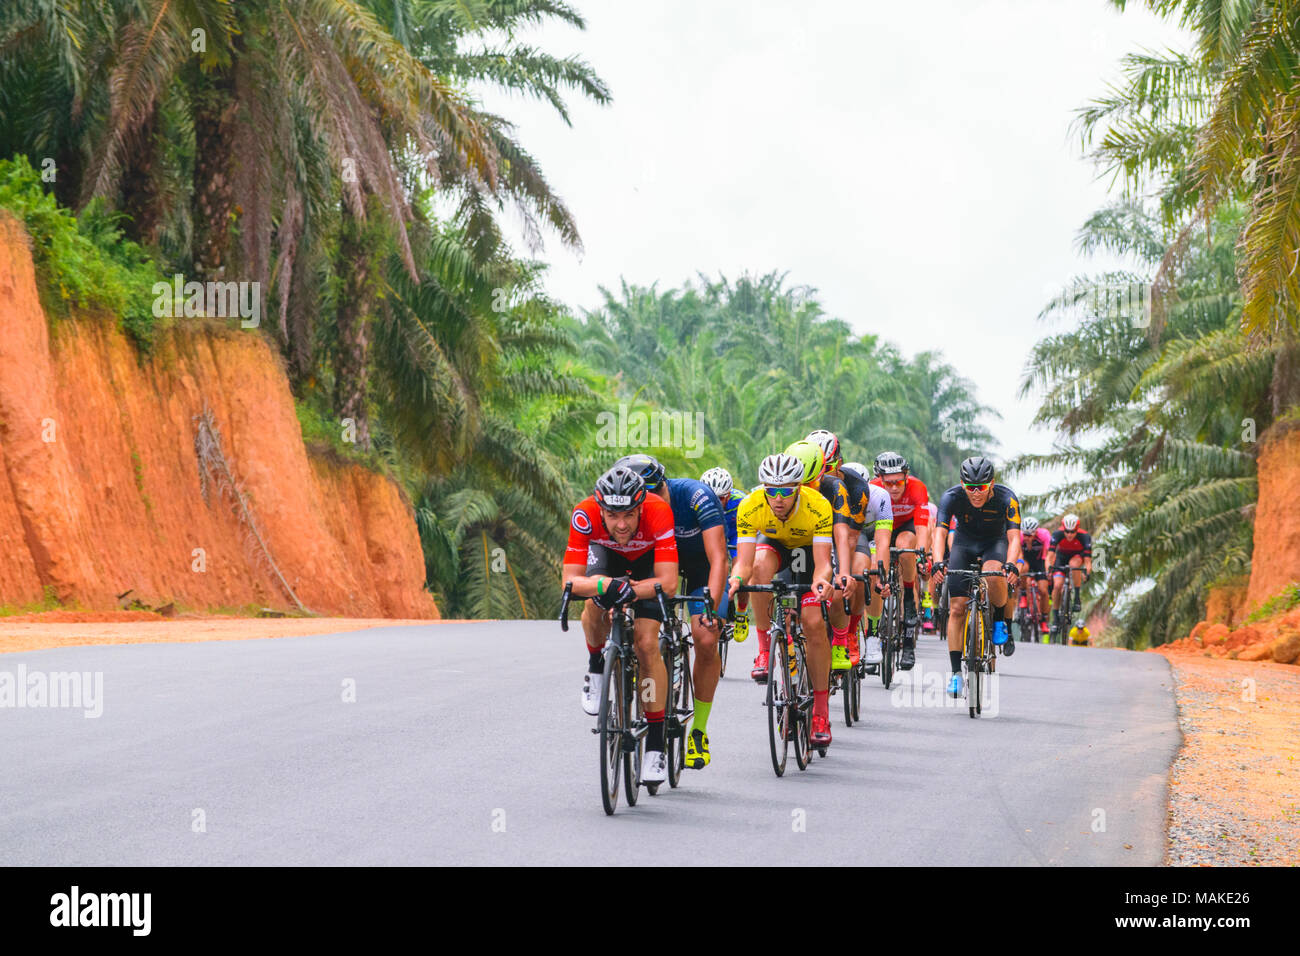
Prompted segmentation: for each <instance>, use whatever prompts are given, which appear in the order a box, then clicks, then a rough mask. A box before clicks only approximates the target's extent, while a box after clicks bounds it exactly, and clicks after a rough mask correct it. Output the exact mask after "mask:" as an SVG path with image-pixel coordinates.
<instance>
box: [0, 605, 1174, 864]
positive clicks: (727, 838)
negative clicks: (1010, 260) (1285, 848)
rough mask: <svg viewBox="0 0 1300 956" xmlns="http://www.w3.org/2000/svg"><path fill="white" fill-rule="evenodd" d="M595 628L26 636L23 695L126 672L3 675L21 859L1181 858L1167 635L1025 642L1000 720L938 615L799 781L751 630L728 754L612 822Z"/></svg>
mask: <svg viewBox="0 0 1300 956" xmlns="http://www.w3.org/2000/svg"><path fill="white" fill-rule="evenodd" d="M581 643H582V641H581V636H580V633H579V631H578V628H577V627H576V626H575V628H574V630H572V631H570V632H569V633H568V634H562V633H561V632H560V631H559V629H558V626H557V625H555V624H554V623H549V622H485V623H474V624H438V625H434V626H429V627H400V628H398V627H394V628H383V629H378V630H371V631H356V632H351V633H344V634H334V635H325V636H319V637H299V638H280V639H275V640H250V641H224V642H220V643H198V644H152V645H150V644H141V645H128V646H114V647H81V648H62V649H58V650H49V651H39V652H32V653H24V654H6V655H3V656H0V691H2V690H3V682H4V681H5V676H4V675H5V674H6V673H8V674H10V675H13V676H11V677H10V678H8V680H9V681H10V683H11V686H12V683H13V682H14V681H17V680H18V678H19V677H20V676H21V677H22V682H23V683H25V684H27V685H28V686H29V687H30V686H32V681H33V680H34V681H35V683H37V684H39V683H40V681H41V680H42V679H50V678H51V675H52V674H53V672H71V671H78V672H88V673H89V674H91V675H92V676H91V678H90V679H89V683H88V686H91V687H93V683H94V680H95V678H94V675H95V674H100V675H102V695H101V699H100V700H99V702H98V705H96V704H95V702H94V701H85V700H82V701H80V703H81V705H82V706H79V707H57V708H55V707H48V706H23V707H17V706H13V704H14V703H15V701H13V700H12V699H9V700H8V701H7V702H6V701H5V700H4V698H3V694H2V693H0V766H3V768H4V771H3V774H0V862H3V863H4V864H7V865H16V864H46V865H55V864H59V865H63V864H75V865H82V864H84V865H113V864H135V865H172V864H183V865H223V864H254V865H296V864H327V865H331V864H502V863H506V864H545V863H570V864H628V865H645V864H652V863H734V864H780V863H784V864H790V863H800V864H808V863H861V864H890V865H892V864H900V865H933V864H939V865H942V864H958V865H961V864H990V865H1004V864H1006V865H1094V864H1109V865H1114V864H1120V865H1124V864H1131V865H1146V866H1149V865H1158V864H1159V863H1161V861H1162V858H1163V853H1164V845H1165V798H1166V779H1167V774H1168V768H1169V764H1170V761H1171V760H1172V758H1173V756H1174V752H1175V750H1176V749H1177V746H1178V744H1179V731H1178V724H1177V717H1176V712H1175V706H1174V700H1173V694H1172V690H1171V680H1170V676H1169V666H1168V663H1167V662H1166V660H1165V659H1164V658H1163V657H1162V656H1160V655H1156V654H1134V653H1127V652H1123V651H1105V650H1085V649H1071V648H1064V647H1042V646H1021V647H1020V649H1019V652H1018V653H1017V654H1016V655H1015V657H1013V658H1011V659H1009V660H1006V659H1004V660H1000V661H999V671H1000V675H999V685H998V688H997V690H998V700H997V713H996V715H993V714H989V715H987V716H985V717H983V718H980V719H977V720H972V719H970V718H969V717H968V716H967V713H966V710H965V709H964V708H961V707H958V706H954V705H953V704H955V703H956V702H953V704H950V703H949V702H947V701H946V699H945V698H943V697H942V696H941V695H940V693H939V690H938V688H939V682H940V681H941V680H943V679H944V678H945V677H946V675H947V656H946V652H945V650H944V648H943V646H942V643H941V642H940V641H939V640H937V639H936V638H934V637H924V638H922V640H921V644H920V648H919V651H918V666H917V669H916V670H914V671H912V672H910V673H908V674H903V675H900V677H901V679H899V680H896V682H895V690H894V691H886V690H885V689H884V688H883V687H882V686H881V685H880V682H879V679H878V678H873V679H872V680H871V681H870V682H869V683H867V684H865V685H864V688H863V715H862V716H863V720H862V723H860V724H858V725H855V726H854V727H852V728H845V727H844V725H843V722H842V716H841V715H842V711H841V709H840V706H839V705H840V701H839V698H838V697H835V698H832V700H831V712H832V716H833V717H834V718H835V719H834V722H833V725H832V730H833V733H834V743H833V744H832V745H831V748H830V750H829V752H828V755H827V757H826V758H825V759H820V758H816V757H814V759H813V763H812V765H811V766H810V767H809V769H808V770H807V771H804V772H802V773H801V772H799V770H798V769H797V768H796V767H795V765H794V759H793V755H791V759H790V763H789V768H788V769H787V771H786V775H785V777H784V778H781V779H778V778H777V777H776V776H775V775H774V774H773V772H772V768H771V764H770V761H769V758H768V744H767V729H766V724H765V711H764V709H763V707H762V705H761V689H760V688H759V687H758V686H757V685H755V684H754V683H752V682H751V681H750V680H749V679H748V676H747V675H748V664H749V660H750V659H751V658H752V655H753V647H754V644H753V639H752V638H751V640H750V641H749V642H747V643H746V644H744V645H739V646H737V647H736V648H735V650H736V653H734V654H733V656H732V661H731V672H730V673H729V674H728V676H727V678H726V679H724V680H723V682H722V684H721V686H720V688H719V691H718V695H717V698H716V701H715V704H714V708H713V714H712V716H711V718H710V721H709V736H710V738H711V741H712V747H713V763H712V764H711V765H710V766H709V767H708V768H707V769H705V770H703V771H691V770H687V771H685V772H684V774H683V779H682V785H681V787H680V788H679V789H677V790H672V791H670V790H669V788H668V787H667V786H666V785H665V786H664V787H663V788H662V789H661V791H660V795H659V796H657V797H650V796H649V794H648V793H646V792H645V791H644V790H643V791H642V795H641V799H640V801H639V802H638V804H637V806H635V807H632V808H629V807H627V806H626V805H625V803H624V802H623V801H622V795H621V794H620V805H619V810H618V813H617V814H616V815H615V816H614V817H606V816H605V814H604V812H603V810H602V809H601V803H600V793H599V777H598V750H597V743H596V739H595V737H594V736H593V735H592V734H591V733H590V728H591V727H592V726H593V725H594V718H590V717H588V716H586V714H584V713H583V712H582V711H581V709H580V707H579V690H580V686H581V674H582V669H583V667H584V665H585V661H586V655H585V651H584V650H583V648H582V647H581V646H580V645H581ZM20 667H22V668H25V671H26V673H25V674H21V675H20V670H19V668H20ZM349 689H351V690H349ZM30 694H31V692H29V695H28V696H27V697H25V698H23V700H24V702H25V703H33V702H35V699H34V698H32V697H31V696H30ZM349 696H351V697H353V698H354V699H352V700H348V699H346V698H348V697H349ZM87 704H89V705H90V706H91V709H92V711H93V709H94V707H95V706H99V707H102V713H101V714H100V716H98V717H88V716H86V712H85V708H86V705H87Z"/></svg>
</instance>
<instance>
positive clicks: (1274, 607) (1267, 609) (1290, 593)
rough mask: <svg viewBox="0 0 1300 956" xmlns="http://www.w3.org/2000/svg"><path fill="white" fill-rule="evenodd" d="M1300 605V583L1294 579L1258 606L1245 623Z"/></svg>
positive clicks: (1247, 616) (1251, 622) (1260, 619)
mask: <svg viewBox="0 0 1300 956" xmlns="http://www.w3.org/2000/svg"><path fill="white" fill-rule="evenodd" d="M1297 606H1300V583H1298V582H1295V581H1292V582H1291V583H1290V584H1288V585H1287V586H1286V587H1285V588H1283V589H1282V590H1281V591H1279V592H1278V593H1277V594H1274V595H1273V596H1272V597H1271V598H1269V599H1268V600H1267V601H1265V602H1264V603H1263V604H1261V605H1260V606H1259V607H1258V608H1256V609H1255V610H1253V611H1251V612H1250V613H1249V614H1247V615H1246V620H1245V621H1244V622H1243V623H1246V624H1254V623H1255V622H1256V621H1262V620H1264V618H1266V617H1272V616H1273V615H1275V614H1285V613H1286V612H1287V611H1289V610H1291V609H1292V608H1293V607H1297Z"/></svg>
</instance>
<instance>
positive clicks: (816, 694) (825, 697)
mask: <svg viewBox="0 0 1300 956" xmlns="http://www.w3.org/2000/svg"><path fill="white" fill-rule="evenodd" d="M830 698H831V692H830V691H829V690H815V691H813V716H814V717H821V718H823V719H824V720H830V717H831V704H830Z"/></svg>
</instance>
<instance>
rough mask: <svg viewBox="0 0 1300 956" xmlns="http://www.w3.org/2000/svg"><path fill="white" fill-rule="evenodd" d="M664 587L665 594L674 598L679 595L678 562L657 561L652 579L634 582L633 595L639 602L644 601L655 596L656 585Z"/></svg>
mask: <svg viewBox="0 0 1300 956" xmlns="http://www.w3.org/2000/svg"><path fill="white" fill-rule="evenodd" d="M656 584H658V585H660V586H662V587H663V589H664V594H665V595H666V596H667V597H672V596H673V595H674V594H676V593H677V562H676V561H656V562H655V573H654V577H652V578H642V579H641V580H640V581H633V582H632V593H633V594H635V595H636V596H637V598H638V599H639V600H642V601H644V600H645V599H646V598H652V597H654V596H655V585H656Z"/></svg>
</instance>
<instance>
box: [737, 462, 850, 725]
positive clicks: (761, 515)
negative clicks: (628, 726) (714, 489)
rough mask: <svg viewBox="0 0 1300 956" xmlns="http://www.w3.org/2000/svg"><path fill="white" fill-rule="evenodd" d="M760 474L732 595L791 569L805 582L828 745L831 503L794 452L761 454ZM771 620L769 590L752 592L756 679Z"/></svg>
mask: <svg viewBox="0 0 1300 956" xmlns="http://www.w3.org/2000/svg"><path fill="white" fill-rule="evenodd" d="M758 480H759V481H760V482H762V487H760V488H759V489H757V490H755V491H752V492H750V493H749V495H747V496H746V497H745V500H744V501H742V502H741V503H740V510H739V511H738V512H737V514H736V566H735V567H734V568H733V569H732V572H731V581H730V592H729V593H731V594H732V595H734V594H735V592H736V589H737V588H738V587H739V586H740V585H741V584H747V583H749V582H750V579H751V577H752V578H753V580H754V583H756V584H770V583H771V582H772V579H773V578H774V577H776V575H777V574H778V573H779V572H782V571H786V570H789V571H790V575H791V577H792V579H793V580H794V582H795V584H797V585H799V586H803V587H807V588H808V590H807V591H806V592H804V594H803V598H802V601H801V602H800V607H801V609H802V610H801V614H800V618H801V621H802V623H803V633H804V638H805V642H806V650H807V653H808V668H809V671H810V677H811V679H812V685H813V717H812V743H813V746H815V747H825V746H828V745H829V744H830V742H831V725H830V703H829V698H830V678H831V666H830V665H831V647H830V641H829V640H828V639H827V634H826V626H825V624H824V622H823V621H822V616H821V610H820V609H819V608H818V606H817V604H818V601H819V600H820V599H821V598H822V597H823V596H829V595H830V593H831V523H832V517H831V515H832V512H831V504H830V502H829V501H827V500H826V499H825V498H824V497H823V496H822V494H821V493H820V492H818V491H816V490H814V489H812V488H808V487H805V485H806V483H807V482H808V481H811V480H812V476H811V475H809V474H808V473H807V471H806V469H805V467H804V465H803V463H802V462H800V461H799V460H798V459H797V458H794V457H793V456H791V455H786V454H778V455H768V456H767V457H766V458H764V459H763V461H762V463H761V464H760V465H759V466H758ZM809 551H811V552H812V554H811V561H810V560H809ZM771 621H772V600H771V595H767V594H758V595H755V600H754V623H755V624H756V625H757V631H758V657H756V658H755V659H754V671H753V677H754V679H755V680H759V681H765V680H767V671H768V663H769V660H768V657H769V640H770V638H769V629H770V627H771Z"/></svg>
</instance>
